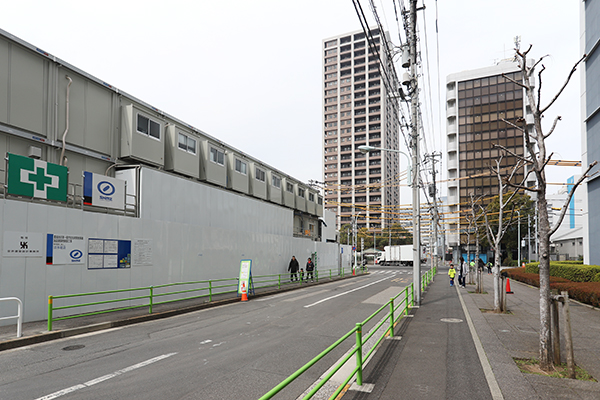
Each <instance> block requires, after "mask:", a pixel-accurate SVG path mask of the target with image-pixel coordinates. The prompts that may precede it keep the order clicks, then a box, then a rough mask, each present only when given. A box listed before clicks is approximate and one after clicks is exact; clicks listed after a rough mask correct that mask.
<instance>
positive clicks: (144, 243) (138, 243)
mask: <svg viewBox="0 0 600 400" xmlns="http://www.w3.org/2000/svg"><path fill="white" fill-rule="evenodd" d="M131 246H132V249H131V265H134V266H151V265H152V239H133V240H132V243H131Z"/></svg>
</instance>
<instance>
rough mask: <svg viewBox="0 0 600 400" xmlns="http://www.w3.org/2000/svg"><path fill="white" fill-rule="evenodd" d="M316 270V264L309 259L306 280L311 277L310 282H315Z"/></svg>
mask: <svg viewBox="0 0 600 400" xmlns="http://www.w3.org/2000/svg"><path fill="white" fill-rule="evenodd" d="M314 270H315V264H313V262H312V260H311V259H310V257H308V261H307V262H306V280H307V281H308V278H309V277H310V281H311V282H312V281H313V271H314Z"/></svg>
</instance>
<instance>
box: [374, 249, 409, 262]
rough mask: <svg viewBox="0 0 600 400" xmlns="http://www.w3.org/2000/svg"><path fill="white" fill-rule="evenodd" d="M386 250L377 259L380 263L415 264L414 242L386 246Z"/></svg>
mask: <svg viewBox="0 0 600 400" xmlns="http://www.w3.org/2000/svg"><path fill="white" fill-rule="evenodd" d="M383 250H384V252H383V253H382V254H381V255H380V256H379V258H378V259H377V264H379V265H383V266H385V265H396V266H400V265H404V266H410V265H413V246H412V244H403V245H397V246H385V247H384V248H383Z"/></svg>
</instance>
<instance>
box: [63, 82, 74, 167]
mask: <svg viewBox="0 0 600 400" xmlns="http://www.w3.org/2000/svg"><path fill="white" fill-rule="evenodd" d="M65 78H67V79H68V80H69V84H68V85H67V119H66V126H65V133H63V136H62V151H61V152H60V165H64V164H63V163H65V147H66V139H67V132H69V94H70V89H71V83H73V79H71V78H70V77H69V75H65Z"/></svg>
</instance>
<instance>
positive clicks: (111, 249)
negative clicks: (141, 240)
mask: <svg viewBox="0 0 600 400" xmlns="http://www.w3.org/2000/svg"><path fill="white" fill-rule="evenodd" d="M130 267H131V240H114V239H96V238H90V239H88V269H110V268H130Z"/></svg>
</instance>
